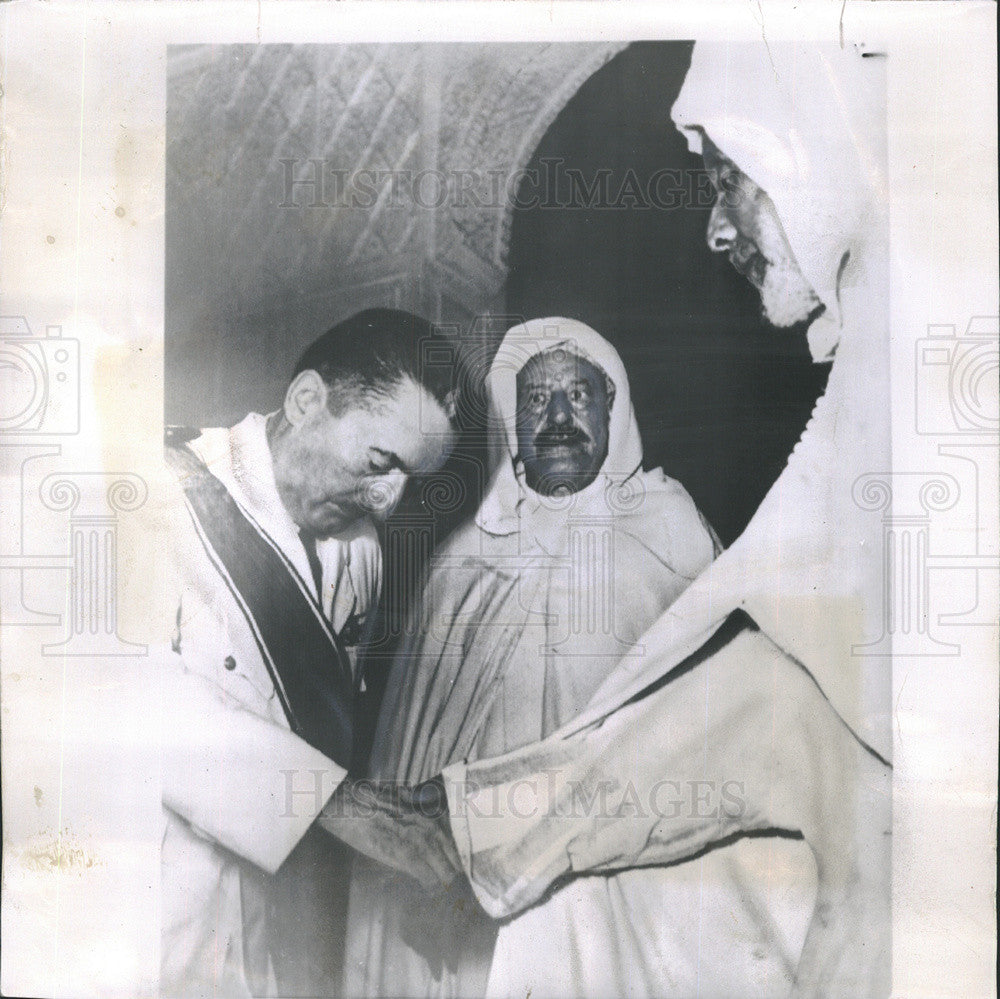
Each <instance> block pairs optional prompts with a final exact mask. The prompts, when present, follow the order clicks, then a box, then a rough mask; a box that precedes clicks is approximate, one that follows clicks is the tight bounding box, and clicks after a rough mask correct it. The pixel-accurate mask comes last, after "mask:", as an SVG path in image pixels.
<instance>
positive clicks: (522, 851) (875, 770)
mask: <svg viewBox="0 0 1000 999" xmlns="http://www.w3.org/2000/svg"><path fill="white" fill-rule="evenodd" d="M732 631H733V629H732V628H730V627H729V626H727V627H726V628H723V629H721V630H720V632H719V633H718V634H717V635H716V636H715V638H714V639H713V640H712V641H711V642H710V643H708V645H707V646H706V647H705V648H703V649H702V650H701V652H700V653H699V654H698V655H697V656H695V657H694V660H693V662H692V661H688V662H687V663H686V664H685V665H684V666H682V667H681V668H680V669H679V670H678V671H677V672H675V674H674V675H673V678H672V679H670V681H669V682H666V683H663V684H662V685H660V686H658V687H657V688H656V689H654V690H651V691H648V692H647V693H645V694H644V695H643V696H640V697H639V698H637V699H636V700H634V701H633V702H630V703H628V704H626V705H625V706H623V707H622V708H620V709H618V710H617V711H615V712H613V713H612V714H610V715H608V716H607V717H605V718H604V719H603V720H602V721H601V722H599V723H598V724H596V725H595V726H593V727H591V728H589V729H586V730H583V731H581V732H579V733H577V734H575V735H572V736H570V737H568V738H561V739H560V738H558V737H556V736H554V737H552V738H550V739H548V740H546V741H544V742H541V743H538V744H536V745H535V746H531V747H527V748H526V749H524V750H521V751H518V752H515V753H511V754H508V755H507V756H504V757H501V758H499V759H496V760H486V761H480V762H478V763H474V764H459V765H456V766H453V767H450V768H447V769H446V770H445V771H444V778H445V783H446V787H447V789H448V794H449V799H450V805H451V811H450V815H451V826H452V831H453V834H454V836H455V840H456V843H457V845H458V848H459V852H460V854H461V856H462V859H463V862H464V865H465V870H466V873H467V874H468V876H469V879H470V881H471V883H472V886H473V889H474V891H475V893H476V896H477V898H478V899H479V901H480V903H481V904H482V905H483V907H484V908H485V909H486V911H487V912H488V913H489V914H490V915H491V916H493V917H494V918H501V917H505V916H510V915H513V914H515V913H517V912H519V911H521V910H523V909H525V908H526V907H528V906H530V905H532V904H534V903H535V902H537V901H538V900H539V899H540V898H541V897H542V895H543V894H544V892H545V891H546V890H547V889H548V888H549V886H551V885H552V884H553V882H554V881H556V880H557V879H559V878H562V877H566V876H570V875H574V874H582V873H585V872H586V873H596V872H602V871H613V870H620V869H624V868H631V867H641V866H648V865H654V864H666V863H671V862H675V861H681V860H684V859H688V858H690V857H692V856H693V855H695V854H696V853H698V852H700V851H702V850H704V849H706V848H708V847H710V846H712V845H713V844H718V843H721V842H723V841H727V840H728V839H729V838H730V837H734V836H738V835H740V834H742V833H745V832H749V831H754V830H775V829H777V830H784V831H787V832H790V833H798V834H801V835H802V836H803V837H804V838H805V840H806V842H807V843H808V845H809V846H810V847H811V848H812V849H813V852H814V854H815V856H816V859H817V866H818V874H819V878H820V882H821V883H823V882H824V879H825V881H826V883H827V884H828V885H832V886H833V887H834V888H836V887H838V885H837V883H838V882H844V883H847V882H850V881H851V880H852V879H855V878H856V877H858V876H859V870H858V864H859V851H860V842H861V840H862V839H864V838H865V837H866V836H869V835H870V836H876V837H878V841H879V842H883V841H884V840H883V839H882V837H883V836H884V830H883V829H881V828H880V829H878V830H872V829H870V825H871V821H872V820H874V818H875V817H876V816H877V819H878V822H877V823H876V824H879V823H881V824H884V822H883V820H884V818H885V814H886V813H885V808H884V807H882V806H884V805H885V804H886V802H888V800H889V787H890V784H889V769H888V767H887V766H886V765H885V764H884V763H883V762H882V761H880V760H878V759H877V758H876V757H875V756H874V755H873V754H872V753H871V752H870V751H869V750H868V749H867V748H866V747H864V746H863V744H861V743H860V742H859V741H858V740H857V739H856V738H855V736H854V735H853V733H851V731H850V730H849V729H848V728H847V727H846V726H845V725H844V723H843V722H842V721H841V719H840V718H839V716H837V714H836V713H835V712H834V711H833V710H832V709H831V707H830V705H829V704H828V702H827V701H826V700H825V698H824V697H823V696H822V694H821V692H820V691H819V689H818V687H817V686H816V685H815V683H814V681H813V680H812V678H811V677H810V676H809V674H808V673H807V672H806V671H805V670H804V669H803V668H802V667H801V666H799V665H798V664H796V663H795V662H794V661H792V660H790V659H789V658H788V657H787V656H785V655H784V653H782V652H781V651H780V650H779V649H778V648H777V647H776V646H774V645H773V643H771V642H770V641H769V640H768V639H766V638H765V637H764V636H763V635H761V634H760V633H759V632H756V631H754V630H752V629H750V628H747V627H742V628H741V629H737V631H736V634H735V635H733V634H732ZM727 632H728V633H727ZM873 803H875V804H877V805H879V806H880V807H878V808H875V807H873ZM872 876H873V877H876V876H877V873H876V874H873V875H872ZM840 886H841V887H843V885H840Z"/></svg>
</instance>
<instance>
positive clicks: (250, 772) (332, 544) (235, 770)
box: [154, 413, 381, 996]
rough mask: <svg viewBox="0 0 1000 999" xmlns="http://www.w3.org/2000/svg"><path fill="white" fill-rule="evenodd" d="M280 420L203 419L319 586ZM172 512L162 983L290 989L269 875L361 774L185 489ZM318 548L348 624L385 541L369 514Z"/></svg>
mask: <svg viewBox="0 0 1000 999" xmlns="http://www.w3.org/2000/svg"><path fill="white" fill-rule="evenodd" d="M264 428H265V417H263V416H261V415H258V414H253V413H252V414H250V415H249V416H248V417H246V419H245V420H243V421H242V422H241V423H239V424H238V425H236V426H235V427H233V428H232V429H211V430H206V431H203V432H202V435H201V436H200V437H199V438H197V439H196V440H194V441H192V442H191V446H192V448H193V449H194V450H195V451H196V452H197V453H198V455H199V456H200V457H201V458H202V459H203V460H204V462H205V463H206V465H207V466H208V468H209V470H210V471H211V472H212V473H213V474H214V475H215V476H216V478H218V479H219V480H220V481H221V482H222V483H223V485H225V487H226V489H227V490H228V491H229V492H230V494H231V495H232V496H233V498H234V499H235V500H236V501H237V503H238V504H239V505H240V506H241V507H242V508H243V509H244V510H245V511H247V512H248V513H249V514H250V515H251V516H252V517H253V518H254V519H256V520H257V522H258V523H259V524H260V525H261V526H262V527H263V528H264V529H265V530H266V531H267V532H268V534H269V535H270V536H271V537H272V538H273V539H274V540H275V541H276V543H277V544H278V545H279V547H280V548H281V550H282V551H283V552H284V553H285V555H286V556H287V557H288V559H289V560H290V561H291V562H292V563H293V564H294V565H295V567H296V568H297V569H298V571H299V574H300V576H301V577H302V579H303V580H304V581H306V585H308V586H310V587H311V588H312V589H313V592H314V593H315V584H314V583H313V577H312V574H311V572H310V569H309V562H308V557H307V555H306V552H305V549H304V548H303V546H302V543H301V541H300V540H299V537H298V533H297V530H296V528H295V525H294V523H293V522H292V520H291V518H290V517H289V515H288V514H287V512H286V511H285V509H284V507H283V506H282V504H281V501H280V498H279V496H278V493H277V488H276V486H275V484H274V476H273V472H272V471H271V461H270V452H269V449H268V445H267V441H266V436H265V429H264ZM160 516H161V518H162V519H161V522H160V524H159V528H160V530H159V531H158V532H157V535H156V536H157V537H159V538H162V539H163V541H164V548H165V549H166V551H165V554H166V559H161V562H160V564H159V565H158V566H157V569H158V571H159V573H160V575H161V578H162V583H161V589H162V590H164V591H169V592H168V593H167V592H165V593H164V600H165V604H166V607H168V608H171V609H170V621H169V626H168V629H164V630H168V631H169V633H170V643H169V644H167V643H164V644H162V645H161V646H160V648H159V651H158V654H157V655H156V656H155V658H154V661H155V663H156V666H157V669H158V673H157V676H156V677H155V682H156V684H157V685H158V690H159V693H160V702H161V704H162V705H163V712H164V714H163V725H162V743H163V806H164V807H163V839H162V849H161V871H162V879H161V927H162V934H161V948H162V950H161V982H160V986H161V992H162V993H163V994H165V995H184V996H215V995H226V996H249V995H274V994H275V993H276V984H275V980H274V974H273V969H272V966H271V961H270V956H269V951H268V947H269V941H268V928H267V912H266V891H267V879H268V875H270V874H273V873H274V872H275V871H277V870H278V868H279V867H280V866H281V864H282V863H283V861H284V860H285V859H286V858H287V857H288V855H289V854H290V853H291V851H292V849H293V848H294V847H295V846H296V845H297V844H298V843H299V841H300V840H301V838H302V836H303V835H304V834H305V832H306V831H307V829H308V828H309V827H310V826H311V824H312V821H313V819H314V818H315V816H316V814H317V812H318V811H319V810H320V809H321V808H322V806H323V805H324V804H325V802H326V800H327V799H328V798H329V796H330V794H332V792H333V791H334V789H335V788H336V787H337V785H338V784H339V783H340V781H341V780H342V779H343V776H344V774H345V771H344V770H343V768H341V767H339V766H338V765H337V764H336V763H334V762H333V761H332V760H330V759H328V758H327V757H326V756H324V755H323V754H322V753H320V752H318V751H317V750H315V749H313V748H312V747H311V746H309V745H308V744H307V743H306V742H304V741H303V740H302V739H301V738H299V736H297V735H295V734H293V733H292V732H291V731H290V730H289V727H288V722H287V720H286V718H285V715H284V713H283V710H282V708H281V706H280V704H279V701H278V698H277V696H276V694H275V690H274V686H273V683H272V681H271V679H270V677H269V674H268V671H267V668H266V666H265V664H264V661H263V659H262V657H261V654H260V651H259V650H258V648H257V644H256V642H255V639H254V636H253V633H252V632H251V630H250V627H249V625H248V624H247V621H246V619H245V617H244V616H243V613H242V612H241V610H240V608H239V605H238V604H237V602H236V600H235V598H234V596H233V595H232V594H231V593H230V591H229V590H228V589H227V587H226V586H225V585H224V583H223V581H222V578H221V577H220V575H219V573H218V571H217V569H216V568H215V566H214V565H213V564H212V561H211V560H210V558H209V556H208V555H207V554H206V551H205V549H204V548H203V547H202V545H201V542H200V541H199V539H198V536H197V533H196V531H195V529H194V527H193V525H192V522H191V520H190V517H189V515H188V513H187V511H186V510H185V508H184V506H183V496H182V495H181V494H180V490H179V489H177V490H176V491H175V494H174V503H173V504H172V506H171V507H170V508H169V509H164V510H163V511H161V514H160ZM162 554H164V553H163V552H161V555H162ZM317 554H318V556H319V559H320V562H321V565H322V570H323V591H324V592H323V606H324V611H325V613H326V614H327V615H328V616H329V617H330V619H331V620H332V622H333V625H334V628H335V630H337V629H339V628H340V627H342V626H343V624H344V621H346V620H347V618H348V616H350V615H352V614H358V615H363V614H364V613H365V612H366V611H367V610H368V609H369V608H371V607H373V606H374V604H375V602H376V601H377V599H378V593H379V587H380V582H381V561H380V551H379V546H378V542H377V539H376V537H375V534H374V530H373V528H372V527H371V525H369V524H362V525H360V526H359V527H358V528H357V529H355V530H352V531H351V532H350V533H349V534H347V535H344V536H342V537H339V538H333V539H329V540H327V541H324V542H321V543H320V544H319V545H318V546H317ZM171 596H172V603H171V602H170V601H171ZM316 773H318V774H320V775H321V777H320V780H319V783H318V784H317V782H316V779H315V776H314V775H315V774H316ZM289 774H290V775H292V780H293V782H294V783H293V784H292V785H289V784H288V775H289ZM289 786H291V788H292V790H293V792H295V793H294V794H293V796H292V798H291V807H290V808H289V798H288V790H289Z"/></svg>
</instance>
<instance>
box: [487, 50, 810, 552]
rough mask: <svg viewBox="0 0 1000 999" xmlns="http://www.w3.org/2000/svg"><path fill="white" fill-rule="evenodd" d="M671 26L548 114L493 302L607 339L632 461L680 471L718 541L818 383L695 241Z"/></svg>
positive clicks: (698, 201)
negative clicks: (568, 322)
mask: <svg viewBox="0 0 1000 999" xmlns="http://www.w3.org/2000/svg"><path fill="white" fill-rule="evenodd" d="M690 57H691V44H690V43H685V42H643V43H638V44H634V45H630V46H629V47H628V48H627V49H625V50H624V51H623V52H622V53H620V54H619V55H618V56H616V57H615V58H614V59H613V60H611V61H610V62H609V63H608V64H607V65H606V66H605V67H603V68H602V69H601V70H600V71H599V72H597V73H596V74H595V75H594V76H592V77H591V78H590V79H589V80H588V81H587V82H586V83H585V84H584V85H583V86H582V87H581V88H580V90H579V91H578V92H577V94H576V95H575V96H574V97H573V99H572V100H571V101H570V102H569V104H567V105H566V107H565V108H564V109H563V111H562V112H561V113H560V115H559V116H558V118H557V119H556V121H555V122H554V123H553V125H552V126H551V128H550V129H549V130H548V132H547V133H546V135H545V136H544V138H543V139H542V142H541V143H540V145H539V146H538V149H537V150H536V151H535V153H534V156H533V158H532V161H531V162H530V163H529V166H528V174H527V175H526V179H525V181H524V183H523V184H522V187H521V189H520V192H519V196H518V207H516V208H515V210H514V219H513V225H512V231H511V233H512V234H511V246H510V279H509V283H508V289H507V305H508V311H509V312H510V313H511V314H514V315H523V316H524V317H526V318H533V317H541V316H559V315H564V316H569V317H573V318H577V319H580V320H582V321H584V322H586V323H588V324H589V325H591V326H593V327H594V328H595V329H596V330H598V332H600V333H601V334H603V335H604V336H606V337H607V338H608V339H609V340H610V341H611V342H612V343H613V344H614V345H615V347H616V348H617V349H618V351H619V352H620V353H621V355H622V358H623V360H624V362H625V366H626V369H627V370H628V372H629V376H630V381H631V391H632V398H633V402H634V405H635V410H636V414H637V416H638V420H639V426H640V429H641V430H642V436H643V442H644V445H645V465H646V467H647V468H655V467H657V466H662V467H663V469H664V470H665V471H666V473H667V474H668V475H670V476H672V477H674V478H676V479H679V480H680V481H681V482H682V483H683V484H684V485H685V486H686V488H687V489H688V491H689V492H690V493H691V495H692V496H693V497H694V499H695V502H696V503H697V504H698V506H699V507H700V508H701V510H702V511H703V512H704V513H705V515H706V516H707V517H708V519H709V520H710V521H711V523H712V524H713V526H714V527H715V529H716V530H717V531H718V533H719V535H720V536H721V538H722V540H723V543H724V544H729V543H731V542H732V541H733V540H734V539H735V538H736V537H737V536H738V535H739V533H740V532H741V531H742V530H743V528H744V527H745V526H746V524H747V521H748V520H749V519H750V517H751V516H752V515H753V512H754V511H755V510H756V508H757V506H758V505H759V503H760V501H761V499H763V496H764V494H765V493H766V491H767V490H768V488H769V487H770V485H771V484H772V483H773V482H774V480H775V478H776V477H777V476H778V474H779V473H780V472H781V470H782V468H783V467H784V464H785V461H786V460H787V457H788V454H789V452H790V451H791V449H792V447H793V446H794V445H795V442H796V441H797V440H798V438H799V436H800V435H801V433H802V430H803V428H804V426H805V424H806V421H807V420H808V418H809V414H810V412H811V410H812V407H813V404H814V403H815V400H816V398H817V397H818V395H819V394H820V393H821V392H822V390H823V388H824V386H825V384H826V377H827V374H828V371H829V367H828V366H827V365H815V364H813V363H812V361H811V359H810V356H809V351H808V347H807V345H806V340H805V334H804V330H803V329H795V330H790V331H780V332H779V331H775V330H773V329H771V328H769V327H766V326H765V325H764V324H763V322H762V320H761V318H760V306H759V300H758V297H757V294H756V292H755V291H754V290H753V289H752V288H751V287H750V286H749V285H748V284H747V283H746V281H745V280H744V279H743V278H742V277H740V275H738V274H737V273H736V272H735V271H734V270H733V269H732V267H731V266H730V264H729V262H728V260H726V259H725V258H724V257H721V256H718V255H715V254H713V253H711V252H710V251H709V250H708V247H707V245H706V243H705V229H706V224H707V220H708V215H709V211H710V209H711V203H712V194H711V188H710V185H709V182H708V178H707V176H706V175H705V173H704V171H703V170H702V169H701V160H700V157H697V156H694V155H692V154H691V153H690V152H689V151H688V148H687V145H686V143H685V141H684V138H683V137H682V136H681V135H680V134H679V133H678V132H677V130H676V129H675V128H674V126H673V124H672V122H671V120H670V107H671V105H672V104H673V102H674V99H675V98H676V96H677V94H678V92H679V90H680V87H681V84H682V82H683V79H684V74H685V73H686V71H687V68H688V65H689V62H690Z"/></svg>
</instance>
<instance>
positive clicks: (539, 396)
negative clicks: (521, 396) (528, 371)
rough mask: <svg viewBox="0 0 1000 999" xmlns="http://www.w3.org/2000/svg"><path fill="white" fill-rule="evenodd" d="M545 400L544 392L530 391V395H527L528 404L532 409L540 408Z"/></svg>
mask: <svg viewBox="0 0 1000 999" xmlns="http://www.w3.org/2000/svg"><path fill="white" fill-rule="evenodd" d="M545 400H546V394H545V393H544V392H532V393H531V395H529V396H528V405H529V406H531V408H532V409H540V408H541V407H542V406H544V405H545Z"/></svg>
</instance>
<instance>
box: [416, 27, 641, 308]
mask: <svg viewBox="0 0 1000 999" xmlns="http://www.w3.org/2000/svg"><path fill="white" fill-rule="evenodd" d="M627 44H628V43H627V42H616V43H600V44H592V43H582V44H577V43H561V44H552V45H542V46H539V45H518V46H501V48H502V49H504V50H507V49H514V50H516V53H509V54H511V55H514V54H516V58H513V59H504V60H503V61H502V62H498V61H497V60H496V53H495V47H492V46H490V47H484V50H483V59H482V61H483V63H484V65H483V66H482V67H480V66H479V65H470V66H467V67H464V71H463V72H460V73H458V74H455V75H454V76H449V75H445V77H444V79H443V81H442V87H441V107H442V112H443V114H442V118H443V119H444V121H447V124H445V123H444V122H443V123H442V129H441V162H442V166H443V167H444V169H445V170H446V171H447V172H449V173H451V174H452V175H454V176H458V177H461V176H468V175H469V174H470V173H471V172H473V171H476V172H479V173H480V174H481V175H482V176H483V177H484V178H489V177H491V176H497V177H502V178H504V179H505V180H506V181H507V184H506V188H505V192H504V193H505V194H506V195H507V196H506V197H505V198H504V199H503V202H502V204H495V203H490V204H489V205H488V207H478V208H477V207H476V206H474V205H470V204H458V205H453V206H451V208H450V209H449V210H448V211H446V212H443V213H442V218H441V220H440V232H441V234H442V238H441V240H440V242H439V244H438V246H437V251H438V252H437V255H436V261H435V262H436V265H437V268H438V273H441V274H442V275H447V274H448V272H451V273H452V274H454V273H455V272H457V273H459V274H466V275H468V276H469V277H470V278H472V279H473V283H474V284H475V285H477V286H478V295H479V298H480V301H481V302H487V301H489V300H491V299H493V298H494V297H495V296H496V295H497V294H498V293H499V292H500V290H501V289H502V287H503V284H504V283H505V281H506V279H507V255H508V250H509V248H510V233H511V226H512V222H513V217H514V201H513V195H515V194H516V181H517V178H519V177H520V176H522V175H523V172H524V171H525V170H526V169H527V167H528V164H529V163H530V161H531V157H532V154H533V153H534V151H535V149H536V148H537V147H538V144H539V143H540V142H541V140H542V138H543V136H544V135H545V133H546V132H547V131H548V129H549V127H550V126H551V125H552V123H553V121H555V119H556V117H557V116H558V114H559V112H560V111H562V109H563V108H564V107H565V106H566V104H567V103H568V102H569V100H570V99H571V98H572V97H573V95H574V94H575V93H576V92H577V91H578V90H579V89H580V87H581V86H582V85H583V83H584V82H585V81H586V80H587V79H589V78H590V77H591V76H592V75H593V74H594V73H596V72H597V71H598V70H599V69H600V68H601V67H602V66H603V65H605V63H607V62H608V61H609V60H610V59H611V58H612V57H613V56H615V55H617V54H618V53H619V52H621V51H622V50H623V49H624V48H625V47H626V46H627ZM480 74H481V75H480ZM473 84H474V85H475V86H476V93H477V99H476V100H475V101H474V102H472V104H471V105H470V106H469V107H467V108H464V109H463V108H462V107H461V101H460V99H459V98H460V94H461V92H462V90H463V89H464V88H467V87H469V86H471V85H473ZM449 111H450V112H451V113H450V114H447V113H445V112H449ZM491 193H492V192H491Z"/></svg>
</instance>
